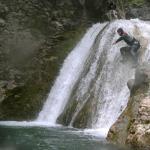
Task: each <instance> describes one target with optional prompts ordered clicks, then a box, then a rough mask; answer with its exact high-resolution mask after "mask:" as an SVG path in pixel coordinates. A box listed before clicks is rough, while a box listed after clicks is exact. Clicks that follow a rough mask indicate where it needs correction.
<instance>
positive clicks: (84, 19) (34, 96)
mask: <svg viewBox="0 0 150 150" xmlns="http://www.w3.org/2000/svg"><path fill="white" fill-rule="evenodd" d="M106 2H107V0H105V1H102V3H100V5H99V7H98V9H97V8H96V7H97V6H98V5H97V4H98V1H97V0H94V1H91V0H44V1H41V0H30V1H29V0H13V1H10V0H1V1H0V35H1V36H0V120H31V119H34V118H35V117H36V116H37V114H38V112H39V111H40V109H41V107H42V106H43V103H44V101H45V99H46V97H47V93H48V92H49V90H50V87H51V86H52V84H53V82H54V79H55V78H56V76H57V74H58V71H59V69H60V66H61V64H62V62H63V60H64V59H65V57H66V56H67V54H68V52H69V51H70V50H71V49H72V48H73V47H74V46H75V44H76V43H77V41H79V39H80V38H81V35H82V34H83V33H84V32H85V29H86V28H87V27H88V26H89V22H90V23H91V22H93V20H95V21H99V19H102V18H104V14H105V13H104V14H101V13H100V12H101V10H106V9H101V7H103V8H106V5H105V4H106ZM90 5H91V8H92V11H91V9H89V6H90ZM96 13H97V15H94V14H96Z"/></svg>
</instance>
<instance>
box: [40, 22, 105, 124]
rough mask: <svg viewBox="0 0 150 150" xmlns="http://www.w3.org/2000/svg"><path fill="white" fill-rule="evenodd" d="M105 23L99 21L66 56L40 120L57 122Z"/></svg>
mask: <svg viewBox="0 0 150 150" xmlns="http://www.w3.org/2000/svg"><path fill="white" fill-rule="evenodd" d="M105 25H106V23H104V24H99V23H98V24H96V25H94V26H93V27H92V28H90V29H89V31H88V32H87V33H86V34H85V36H84V37H83V39H82V40H81V41H80V42H79V43H78V45H77V46H76V47H75V48H74V49H73V50H72V52H71V53H70V54H69V56H68V57H67V58H66V60H65V62H64V64H63V67H62V69H61V70H60V74H59V76H58V77H57V79H56V82H55V84H54V86H53V87H52V89H51V92H50V94H49V96H48V99H47V101H46V103H45V104H44V107H43V110H42V111H41V112H40V114H39V117H38V119H37V120H38V121H46V122H51V123H52V124H55V123H56V119H57V117H58V116H59V115H60V114H61V112H62V111H63V109H64V107H65V105H66V103H67V102H68V99H69V97H70V94H71V92H72V90H73V87H74V85H75V83H76V82H77V80H78V78H79V76H80V74H81V72H82V70H83V69H84V68H83V67H84V63H85V61H86V59H87V57H88V56H89V54H90V48H91V46H92V44H93V42H94V40H95V38H96V36H97V34H98V33H99V32H100V30H101V29H102V28H103V27H104V26H105ZM50 106H53V107H50Z"/></svg>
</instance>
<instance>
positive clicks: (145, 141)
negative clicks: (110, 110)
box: [107, 65, 150, 150]
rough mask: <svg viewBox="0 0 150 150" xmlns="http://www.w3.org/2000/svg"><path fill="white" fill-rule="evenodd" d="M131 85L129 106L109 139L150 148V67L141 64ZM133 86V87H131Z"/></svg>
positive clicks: (146, 148) (142, 149)
mask: <svg viewBox="0 0 150 150" xmlns="http://www.w3.org/2000/svg"><path fill="white" fill-rule="evenodd" d="M132 83H133V85H132V86H131V84H129V85H130V89H131V96H130V99H129V102H128V106H127V108H126V109H125V110H124V112H123V113H122V115H121V116H120V117H119V119H118V120H117V121H116V123H115V124H114V125H113V126H112V127H111V129H110V131H109V133H108V137H107V139H108V140H110V141H112V142H114V143H120V144H128V145H130V146H132V147H134V148H138V149H141V150H149V149H150V67H149V65H147V66H140V67H139V68H138V69H137V70H136V75H135V80H134V82H132ZM131 87H132V88H131Z"/></svg>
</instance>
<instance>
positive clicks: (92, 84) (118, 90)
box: [0, 19, 150, 136]
mask: <svg viewBox="0 0 150 150" xmlns="http://www.w3.org/2000/svg"><path fill="white" fill-rule="evenodd" d="M119 27H122V28H123V29H124V30H125V31H126V32H127V33H128V34H130V35H133V36H135V37H136V38H137V39H138V40H139V41H140V43H141V48H140V56H139V64H141V63H143V62H148V61H150V24H149V23H148V22H144V21H140V20H138V19H132V20H116V21H114V22H111V23H103V24H100V23H97V24H95V25H93V26H92V27H91V28H90V29H89V30H88V31H87V32H86V34H85V35H84V37H83V38H82V40H81V41H80V42H79V43H78V44H77V46H76V47H75V48H74V49H73V50H72V51H71V52H70V54H69V55H68V56H67V58H66V59H65V61H64V63H63V66H62V68H61V70H60V73H59V75H58V77H57V78H56V81H55V83H54V85H53V87H52V89H51V91H50V93H49V96H48V98H47V100H46V102H45V104H44V106H43V109H42V110H41V112H40V113H39V116H38V118H37V119H36V120H35V121H34V123H33V125H39V124H43V125H46V124H47V125H54V126H55V125H57V121H58V118H59V117H60V118H63V117H64V118H65V119H64V120H67V119H68V118H69V119H68V120H67V122H66V123H65V124H66V125H69V126H75V127H76V126H77V125H78V123H79V122H80V123H81V122H82V124H84V128H87V129H86V130H85V131H86V133H88V132H93V133H94V132H95V134H98V133H99V134H100V135H103V136H106V135H107V132H108V130H109V128H110V127H111V125H112V124H113V123H114V122H115V121H116V120H117V118H118V117H119V115H120V114H121V113H122V111H123V110H124V109H125V107H126V105H127V102H128V98H129V96H130V92H129V89H128V88H127V82H128V80H129V79H132V78H134V74H135V68H134V67H133V62H132V61H127V62H125V63H122V62H121V59H122V58H121V54H120V48H121V47H123V46H125V45H126V44H125V43H124V42H123V41H122V42H119V43H117V44H116V45H112V43H113V42H114V41H116V39H118V38H119V36H118V34H116V30H117V29H118V28H119ZM73 102H75V103H73ZM71 104H76V105H75V106H74V107H73V110H71V109H70V106H71ZM85 108H86V109H85ZM87 108H88V109H87ZM85 110H86V111H85ZM70 111H71V112H70ZM66 112H67V113H66ZM66 114H67V117H66ZM81 115H83V118H84V119H83V118H82V117H80V116H81ZM68 116H69V117H68ZM85 116H87V117H85ZM60 122H61V121H60ZM60 122H59V123H60ZM9 123H10V122H9ZM13 123H14V124H16V122H13ZM13 123H12V124H13ZM24 123H26V122H23V124H24ZM0 124H2V123H1V122H0ZM4 124H8V122H7V123H6V122H5V123H4ZM10 124H11V123H10ZM17 124H18V123H17Z"/></svg>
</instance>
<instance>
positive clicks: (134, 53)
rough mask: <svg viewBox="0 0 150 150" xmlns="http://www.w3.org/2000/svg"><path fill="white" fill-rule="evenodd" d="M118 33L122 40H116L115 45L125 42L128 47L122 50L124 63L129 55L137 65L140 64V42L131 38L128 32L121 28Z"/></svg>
mask: <svg viewBox="0 0 150 150" xmlns="http://www.w3.org/2000/svg"><path fill="white" fill-rule="evenodd" d="M117 33H118V34H119V35H120V38H118V39H117V40H116V42H114V43H113V45H114V44H116V43H118V42H120V41H122V40H124V41H125V42H126V43H127V44H128V46H126V47H122V48H121V49H120V52H121V54H122V56H123V60H122V62H124V61H125V60H126V58H127V57H126V56H128V54H129V55H130V56H131V58H132V59H133V61H134V63H135V64H137V63H138V50H139V48H140V42H139V41H138V40H137V39H135V38H134V37H131V36H129V35H128V34H127V33H126V32H124V31H123V29H122V28H119V29H118V30H117Z"/></svg>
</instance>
